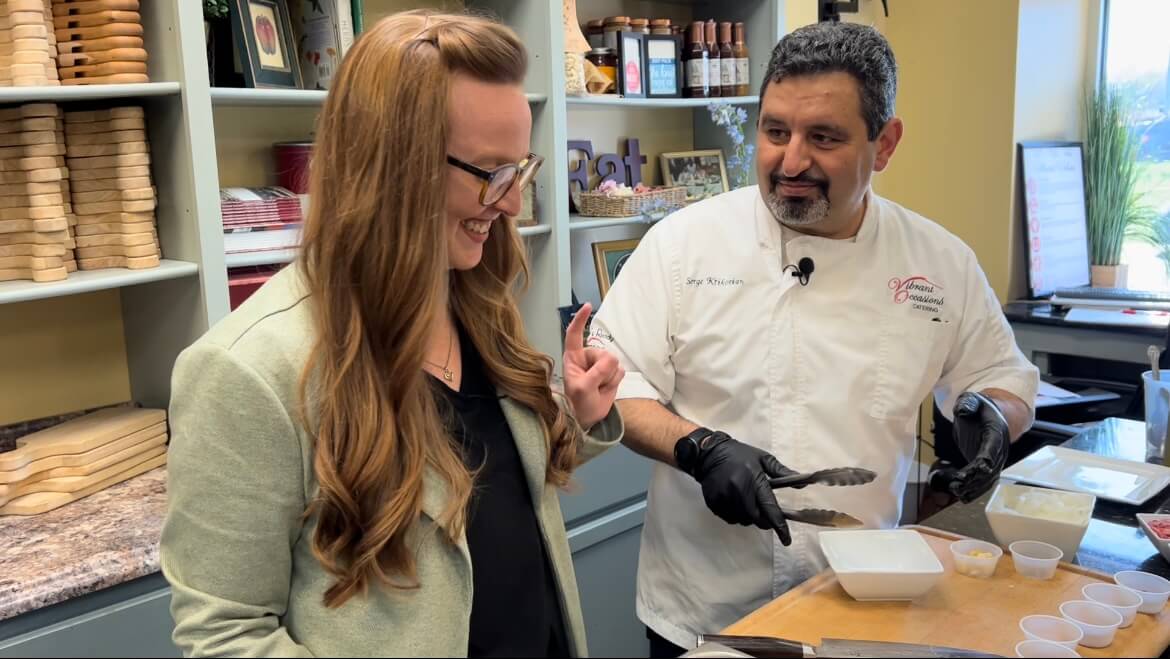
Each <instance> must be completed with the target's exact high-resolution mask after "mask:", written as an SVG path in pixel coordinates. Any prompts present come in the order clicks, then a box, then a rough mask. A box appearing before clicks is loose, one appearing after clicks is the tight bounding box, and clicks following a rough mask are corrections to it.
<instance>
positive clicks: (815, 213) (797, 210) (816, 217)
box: [764, 174, 829, 227]
mask: <svg viewBox="0 0 1170 659" xmlns="http://www.w3.org/2000/svg"><path fill="white" fill-rule="evenodd" d="M781 180H782V179H781V177H779V176H777V175H775V174H773V175H772V177H771V181H770V182H771V184H772V188H771V189H770V190H768V192H767V194H765V195H764V203H765V204H766V205H767V206H768V210H770V211H772V217H775V218H776V221H777V222H779V223H780V224H783V225H786V226H790V227H807V226H813V225H814V224H819V223H821V222H824V221H825V219H827V218H828V217H829V196H828V188H829V182H828V181H824V180H822V179H817V178H813V177H811V176H806V175H804V174H802V175H800V176H796V177H792V178H789V179H787V180H789V181H792V182H806V183H815V184H817V191H818V192H819V193H820V194H818V195H815V196H812V197H785V196H783V195H780V194H779V193H778V192H777V189H778V188H779V187H780V182H781Z"/></svg>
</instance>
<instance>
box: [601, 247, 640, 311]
mask: <svg viewBox="0 0 1170 659" xmlns="http://www.w3.org/2000/svg"><path fill="white" fill-rule="evenodd" d="M637 246H638V239H637V238H630V239H629V240H608V241H605V242H600V243H593V265H594V266H596V268H597V288H598V289H599V290H600V292H601V298H602V299H605V294H606V293H608V292H609V287H610V286H613V282H614V281H616V280H617V277H618V275H619V274H621V271H622V266H624V265H625V264H626V261H627V260H628V259H629V258H630V254H633V253H634V248H635V247H637Z"/></svg>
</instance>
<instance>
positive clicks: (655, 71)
mask: <svg viewBox="0 0 1170 659" xmlns="http://www.w3.org/2000/svg"><path fill="white" fill-rule="evenodd" d="M644 37H645V39H644V41H645V47H646V58H645V66H643V67H642V70H643V71H645V72H646V96H647V98H679V97H681V96H682V84H683V83H682V79H683V78H682V62H681V61H679V57H680V54H681V53H682V37H679V36H673V35H668V34H650V35H644Z"/></svg>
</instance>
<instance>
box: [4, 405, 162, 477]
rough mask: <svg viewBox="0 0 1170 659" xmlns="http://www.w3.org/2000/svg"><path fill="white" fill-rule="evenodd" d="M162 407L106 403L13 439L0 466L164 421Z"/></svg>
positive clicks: (80, 448) (89, 445) (85, 447)
mask: <svg viewBox="0 0 1170 659" xmlns="http://www.w3.org/2000/svg"><path fill="white" fill-rule="evenodd" d="M166 418H167V413H166V410H155V409H140V408H130V407H109V408H105V409H101V410H98V411H96V412H92V413H90V414H86V415H85V416H81V417H78V418H76V419H71V420H69V421H66V422H65V423H61V424H58V425H55V426H53V427H52V428H46V429H44V430H41V431H40V432H34V433H31V434H28V435H25V436H24V437H19V438H17V440H16V448H15V449H14V450H11V451H8V452H7V453H0V470H4V471H13V470H15V469H20V468H22V467H24V466H25V465H27V464H28V463H30V462H32V461H33V460H40V459H41V458H45V457H48V456H51V455H69V454H74V453H84V452H86V451H90V450H93V449H95V448H97V447H99V446H101V445H103V444H108V443H110V442H112V441H114V440H117V439H120V438H122V437H125V436H126V435H130V434H133V433H135V432H137V431H139V430H142V429H143V428H148V427H150V426H153V425H155V424H159V423H163V422H165V421H166Z"/></svg>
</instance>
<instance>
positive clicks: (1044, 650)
mask: <svg viewBox="0 0 1170 659" xmlns="http://www.w3.org/2000/svg"><path fill="white" fill-rule="evenodd" d="M1016 656H1017V657H1079V656H1081V655H1079V654H1077V652H1076V650H1073V649H1072V648H1066V647H1064V646H1063V645H1061V644H1060V643H1052V642H1050V641H1020V642H1019V643H1016Z"/></svg>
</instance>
